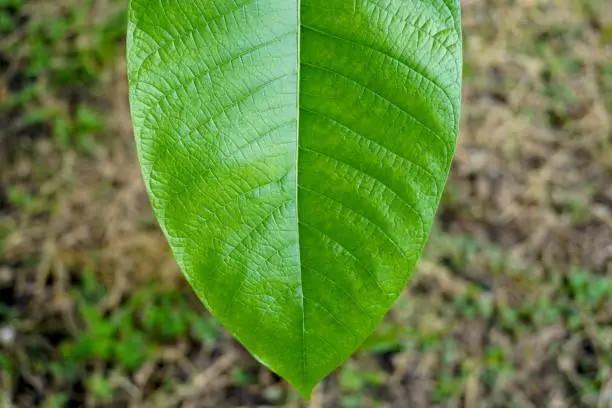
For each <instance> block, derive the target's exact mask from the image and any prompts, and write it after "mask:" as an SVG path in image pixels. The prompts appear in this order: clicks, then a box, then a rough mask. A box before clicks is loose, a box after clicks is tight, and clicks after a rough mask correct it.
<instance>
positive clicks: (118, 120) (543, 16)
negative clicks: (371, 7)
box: [0, 0, 612, 408]
mask: <svg viewBox="0 0 612 408" xmlns="http://www.w3.org/2000/svg"><path fill="white" fill-rule="evenodd" d="M126 3H127V1H126V0H121V1H119V0H0V408H5V407H6V408H8V407H35V406H36V407H43V408H58V407H81V406H84V407H128V406H130V407H147V408H148V407H152V408H157V407H159V408H164V407H194V408H196V407H234V406H243V407H255V406H286V407H313V408H314V407H319V408H336V407H342V408H344V407H346V408H349V407H360V408H361V407H363V408H369V407H372V408H373V407H390V408H396V407H397V408H404V407H408V408H410V407H414V408H425V407H449V408H451V407H466V408H478V407H483V408H485V407H514V408H519V407H521V408H530V407H535V408H541V407H551V408H553V407H555V408H556V407H570V408H574V407H612V3H611V2H610V0H465V1H463V6H464V10H463V23H464V28H465V75H464V94H463V100H464V102H463V117H462V126H461V136H460V145H459V148H458V151H457V155H456V159H455V162H454V165H453V168H452V171H451V176H450V180H449V183H448V186H447V191H446V193H445V196H444V199H443V203H442V205H441V208H440V211H439V213H438V219H437V222H436V226H435V229H434V232H433V233H432V236H431V239H430V241H429V244H428V246H427V249H426V254H425V256H424V257H423V259H422V261H421V262H420V264H419V266H418V268H417V271H416V274H415V277H414V279H413V280H412V281H411V283H410V285H409V288H408V289H407V290H406V292H405V294H404V295H403V296H402V298H401V299H400V300H399V301H398V302H397V304H396V306H395V307H394V308H393V310H392V311H391V312H390V313H389V315H388V317H387V318H386V320H385V321H384V323H383V324H382V325H381V326H380V328H379V329H378V330H377V331H376V333H375V334H374V335H373V336H372V337H371V338H370V339H369V340H368V341H367V342H366V344H364V346H363V348H362V349H361V350H360V351H359V352H358V353H356V354H355V356H353V357H352V358H351V359H350V361H348V362H347V363H346V364H345V365H344V366H342V367H341V368H340V369H338V370H337V371H336V372H334V373H333V374H332V375H331V376H330V377H329V378H328V379H327V380H326V381H324V383H323V384H322V385H321V386H320V387H319V388H318V389H317V390H316V392H315V394H314V395H313V398H312V400H311V401H310V402H303V401H301V400H300V399H299V397H298V396H297V394H296V392H295V391H293V390H292V389H290V388H289V387H288V386H287V385H286V384H285V383H283V382H282V381H280V380H279V378H278V377H276V376H275V375H273V374H271V373H270V372H269V371H267V370H266V369H264V368H263V367H262V366H261V365H259V364H257V363H256V362H255V361H254V360H253V359H252V358H251V357H249V355H248V354H247V353H246V352H245V351H244V350H243V349H242V348H241V347H240V346H239V345H238V344H237V343H236V342H235V341H234V340H232V338H231V337H230V336H229V335H228V334H227V333H226V332H225V331H224V330H223V329H222V328H221V327H219V325H218V324H217V323H216V322H215V321H214V320H213V319H212V318H211V317H210V316H209V315H208V314H207V313H206V311H205V310H204V308H203V307H202V306H201V305H200V304H199V302H197V300H196V299H195V298H194V296H193V295H192V293H191V291H190V290H189V288H188V287H187V286H186V284H185V283H184V281H183V279H182V278H181V276H180V274H179V271H178V270H177V267H176V265H175V263H174V261H173V260H172V258H171V256H170V254H169V251H168V248H167V246H166V244H165V241H164V239H163V237H162V236H161V234H160V232H159V229H158V227H157V225H156V223H155V221H154V220H153V218H152V216H151V212H150V208H149V204H148V201H147V198H146V194H145V192H144V188H143V184H142V181H141V179H140V174H139V170H138V167H137V163H136V159H135V153H134V148H133V142H132V135H131V128H130V126H131V125H130V120H129V115H128V105H127V88H126V79H125V58H124V54H125V48H124V26H125V19H126V11H125V8H126Z"/></svg>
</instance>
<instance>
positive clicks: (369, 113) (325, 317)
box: [298, 0, 462, 384]
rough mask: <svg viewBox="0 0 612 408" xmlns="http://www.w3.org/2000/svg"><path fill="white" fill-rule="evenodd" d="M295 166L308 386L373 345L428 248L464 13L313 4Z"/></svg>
mask: <svg viewBox="0 0 612 408" xmlns="http://www.w3.org/2000/svg"><path fill="white" fill-rule="evenodd" d="M301 22H302V24H301V44H300V56H301V61H300V81H301V84H300V121H299V130H300V133H299V157H298V169H299V171H298V197H299V198H298V203H299V207H298V215H299V240H300V250H301V251H300V256H301V259H300V261H301V268H302V285H303V294H304V299H303V303H304V358H305V359H306V363H305V364H306V367H307V370H306V371H307V374H308V378H307V381H308V382H309V383H310V384H315V383H316V382H317V381H318V380H319V379H320V378H321V377H323V376H324V375H325V374H327V373H328V372H329V371H330V370H331V369H333V368H334V367H336V366H337V365H338V364H340V363H341V362H343V361H344V359H345V358H346V357H347V356H348V355H350V353H351V352H353V351H354V350H355V349H356V348H357V347H359V345H360V344H361V343H362V342H363V341H364V340H365V339H366V338H367V336H368V335H369V334H370V333H371V332H372V330H373V329H374V328H375V327H376V325H377V324H378V323H379V322H380V320H381V318H382V317H383V315H384V314H385V313H386V312H387V310H388V309H389V307H390V306H391V305H392V303H393V302H394V301H395V300H396V299H397V297H398V295H399V294H400V292H401V291H402V290H403V288H404V287H405V284H406V281H407V279H408V278H409V276H410V274H411V272H412V270H413V268H414V265H415V263H416V261H417V260H418V258H419V257H420V255H421V252H422V250H423V246H424V244H425V242H426V240H427V237H428V235H429V232H430V229H431V225H432V222H433V219H434V216H435V211H436V209H437V206H438V203H439V200H440V197H441V194H442V191H443V189H444V185H445V182H446V179H447V175H448V171H449V167H450V163H451V160H452V155H453V153H454V150H455V144H456V137H457V131H458V121H459V108H460V90H461V71H462V64H461V59H462V55H461V54H462V46H461V28H460V15H459V0H359V1H358V0H355V1H346V0H303V1H302V6H301Z"/></svg>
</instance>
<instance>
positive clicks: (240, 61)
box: [128, 0, 461, 397]
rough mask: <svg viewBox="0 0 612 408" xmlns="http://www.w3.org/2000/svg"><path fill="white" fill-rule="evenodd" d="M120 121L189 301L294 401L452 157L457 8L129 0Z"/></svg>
mask: <svg viewBox="0 0 612 408" xmlns="http://www.w3.org/2000/svg"><path fill="white" fill-rule="evenodd" d="M128 19H129V25H128V71H129V83H130V101H131V112H132V119H133V124H134V130H135V138H136V142H137V148H138V154H139V158H140V163H141V167H142V172H143V175H144V180H145V182H146V186H147V189H148V192H149V195H150V198H151V202H152V206H153V209H154V211H155V214H156V216H157V218H158V220H159V222H160V224H161V227H162V229H163V231H164V233H165V235H166V237H167V239H168V241H169V243H170V245H171V247H172V249H173V251H174V254H175V256H176V259H177V261H178V263H179V265H180V266H181V268H182V270H183V272H184V274H185V276H186V277H187V279H188V280H189V282H190V283H191V285H192V286H193V288H194V290H195V292H196V293H197V294H198V295H199V297H200V298H201V299H202V301H203V302H204V304H205V305H206V306H207V308H208V309H209V310H210V311H211V312H212V313H213V314H214V316H216V317H217V318H218V319H219V321H220V322H221V323H222V324H223V325H224V326H225V327H226V328H227V329H228V330H229V331H230V332H231V333H233V334H234V336H236V338H238V340H239V341H240V342H242V343H243V344H244V345H245V346H246V347H247V348H248V350H249V351H250V352H251V353H252V354H253V355H254V356H255V357H256V358H257V359H258V360H259V361H261V362H262V363H263V364H265V365H267V366H268V367H270V368H271V369H272V370H274V371H275V372H277V373H278V374H280V375H281V376H283V377H284V378H285V379H287V380H288V381H289V382H290V383H291V384H293V385H294V386H295V387H296V388H297V389H298V390H299V391H300V392H301V393H302V395H303V396H306V397H307V396H308V395H309V394H310V392H311V390H312V388H313V387H314V386H315V385H316V384H317V383H318V382H319V381H320V380H321V379H322V378H323V377H324V376H325V375H327V374H328V373H329V372H330V371H331V370H333V369H334V368H336V367H337V366H338V365H340V364H341V363H342V362H343V361H344V360H345V359H346V358H347V357H348V356H349V355H350V354H351V353H352V352H353V351H355V350H356V349H357V348H358V347H359V346H360V344H361V343H362V342H363V341H364V340H365V339H366V338H367V337H368V335H369V334H370V333H371V332H372V331H373V329H374V328H375V327H376V326H377V324H378V323H379V322H380V320H381V319H382V317H383V315H384V314H385V313H386V312H387V310H388V309H389V308H390V307H391V305H392V304H393V302H394V301H395V299H396V298H397V297H398V296H399V294H400V293H401V291H402V289H403V287H404V285H405V284H406V281H407V279H408V278H409V276H410V274H411V272H412V270H413V268H414V265H415V263H416V261H417V260H418V258H419V256H420V254H421V251H422V249H423V246H424V244H425V241H426V239H427V236H428V234H429V231H430V228H431V225H432V222H433V219H434V215H435V210H436V208H437V205H438V202H439V200H440V196H441V193H442V190H443V188H444V183H445V181H446V178H447V174H448V170H449V167H450V163H451V159H452V154H453V151H454V148H455V142H456V136H457V128H458V118H459V100H460V87H461V83H460V82H461V81H460V76H461V30H460V18H459V0H354V1H347V0H302V1H301V4H300V2H299V1H291V0H164V1H161V0H131V5H130V11H129V16H128Z"/></svg>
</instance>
